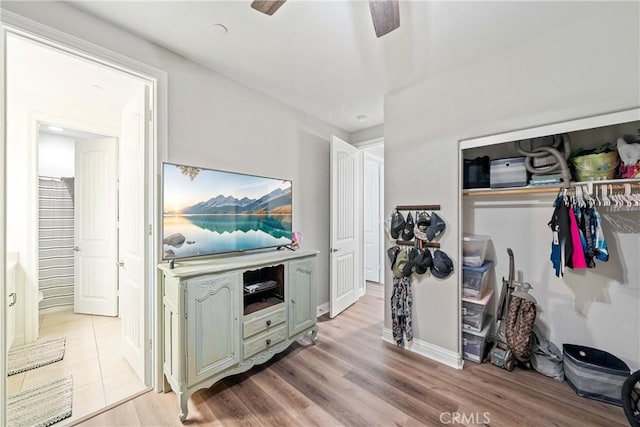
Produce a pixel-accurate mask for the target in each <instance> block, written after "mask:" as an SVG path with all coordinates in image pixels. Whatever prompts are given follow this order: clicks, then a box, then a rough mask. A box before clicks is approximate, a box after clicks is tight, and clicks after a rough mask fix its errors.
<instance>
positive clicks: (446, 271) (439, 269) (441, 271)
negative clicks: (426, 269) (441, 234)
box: [431, 249, 453, 279]
mask: <svg viewBox="0 0 640 427" xmlns="http://www.w3.org/2000/svg"><path fill="white" fill-rule="evenodd" d="M452 271H453V261H451V258H449V256H448V255H447V254H446V253H444V252H443V251H441V250H439V249H436V250H435V252H434V253H433V263H432V264H431V274H433V275H434V276H435V277H437V278H439V279H444V278H446V277H448V276H449V275H450V274H451V272H452Z"/></svg>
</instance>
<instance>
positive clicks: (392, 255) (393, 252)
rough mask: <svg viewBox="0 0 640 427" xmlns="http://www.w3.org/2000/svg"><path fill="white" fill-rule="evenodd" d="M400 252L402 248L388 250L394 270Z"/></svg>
mask: <svg viewBox="0 0 640 427" xmlns="http://www.w3.org/2000/svg"><path fill="white" fill-rule="evenodd" d="M400 251H401V249H400V246H391V247H390V248H389V249H387V255H389V261H390V262H391V268H392V269H393V266H394V265H395V263H396V258H397V256H398V252H400Z"/></svg>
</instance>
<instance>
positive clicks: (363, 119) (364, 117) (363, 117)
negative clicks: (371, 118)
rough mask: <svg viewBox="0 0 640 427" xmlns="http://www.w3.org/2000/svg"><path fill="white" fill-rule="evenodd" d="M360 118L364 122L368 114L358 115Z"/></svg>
mask: <svg viewBox="0 0 640 427" xmlns="http://www.w3.org/2000/svg"><path fill="white" fill-rule="evenodd" d="M358 120H359V121H361V122H364V121H365V120H367V116H364V115H361V116H358Z"/></svg>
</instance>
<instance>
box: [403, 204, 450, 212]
mask: <svg viewBox="0 0 640 427" xmlns="http://www.w3.org/2000/svg"><path fill="white" fill-rule="evenodd" d="M396 210H397V211H439V210H440V205H398V206H396Z"/></svg>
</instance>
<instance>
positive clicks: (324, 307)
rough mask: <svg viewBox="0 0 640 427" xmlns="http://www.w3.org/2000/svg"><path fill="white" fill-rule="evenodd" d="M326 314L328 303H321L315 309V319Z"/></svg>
mask: <svg viewBox="0 0 640 427" xmlns="http://www.w3.org/2000/svg"><path fill="white" fill-rule="evenodd" d="M328 312H329V301H327V302H325V303H322V304H320V305H319V306H318V307H317V312H316V317H320V316H322V315H325V314H327V313H328Z"/></svg>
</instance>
